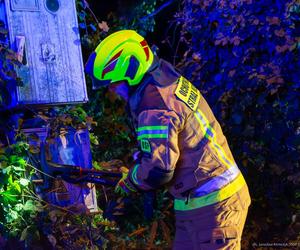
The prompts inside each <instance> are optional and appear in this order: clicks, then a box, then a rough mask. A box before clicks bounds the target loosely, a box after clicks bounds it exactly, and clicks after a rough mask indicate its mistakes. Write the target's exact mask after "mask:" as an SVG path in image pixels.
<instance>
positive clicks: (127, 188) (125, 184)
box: [115, 167, 137, 196]
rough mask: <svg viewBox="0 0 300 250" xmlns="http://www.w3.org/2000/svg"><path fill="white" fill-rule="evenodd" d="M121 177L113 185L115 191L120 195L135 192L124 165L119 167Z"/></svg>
mask: <svg viewBox="0 0 300 250" xmlns="http://www.w3.org/2000/svg"><path fill="white" fill-rule="evenodd" d="M120 171H121V172H122V178H121V180H119V182H118V184H117V185H116V187H115V192H116V193H117V194H120V195H121V196H128V195H129V194H130V193H132V192H137V189H136V188H135V187H134V186H133V184H132V183H131V181H130V180H129V177H128V172H129V170H128V169H127V168H125V167H121V168H120Z"/></svg>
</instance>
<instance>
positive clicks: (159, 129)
mask: <svg viewBox="0 0 300 250" xmlns="http://www.w3.org/2000/svg"><path fill="white" fill-rule="evenodd" d="M137 133H138V137H137V139H138V140H141V139H150V138H157V139H159V138H161V139H165V138H168V126H144V127H139V128H138V129H137Z"/></svg>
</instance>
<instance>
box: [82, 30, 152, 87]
mask: <svg viewBox="0 0 300 250" xmlns="http://www.w3.org/2000/svg"><path fill="white" fill-rule="evenodd" d="M153 58H154V56H153V52H152V51H151V49H150V47H149V45H148V44H147V42H146V40H145V39H144V38H143V37H142V36H141V35H139V34H138V33H137V32H136V31H134V30H121V31H117V32H115V33H113V34H111V35H109V36H108V37H106V38H105V39H104V40H103V41H102V42H101V43H100V44H99V45H98V46H97V48H96V49H95V52H94V53H93V54H92V55H91V56H90V58H89V61H88V62H87V64H86V69H87V68H89V69H87V70H86V71H87V72H88V73H90V75H91V76H92V78H94V79H96V80H97V81H98V85H99V84H100V85H102V86H103V85H107V84H109V83H114V82H119V81H124V80H126V81H127V82H128V84H129V85H130V86H134V85H137V84H138V83H139V82H140V81H141V80H142V78H143V77H144V75H145V73H146V72H147V70H148V69H149V68H150V66H151V64H152V62H153Z"/></svg>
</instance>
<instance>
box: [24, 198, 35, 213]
mask: <svg viewBox="0 0 300 250" xmlns="http://www.w3.org/2000/svg"><path fill="white" fill-rule="evenodd" d="M24 210H25V211H35V204H34V201H33V200H28V201H26V203H25V205H24Z"/></svg>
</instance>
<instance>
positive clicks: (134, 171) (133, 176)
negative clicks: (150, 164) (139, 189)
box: [131, 164, 140, 186]
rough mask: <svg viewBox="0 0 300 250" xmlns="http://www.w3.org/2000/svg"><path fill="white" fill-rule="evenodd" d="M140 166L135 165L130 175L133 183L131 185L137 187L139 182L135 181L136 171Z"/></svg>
mask: <svg viewBox="0 0 300 250" xmlns="http://www.w3.org/2000/svg"><path fill="white" fill-rule="evenodd" d="M139 165H140V164H136V165H135V166H134V168H133V171H132V173H131V180H132V181H133V183H134V184H135V185H137V186H139V182H138V180H137V170H138V167H139Z"/></svg>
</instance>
